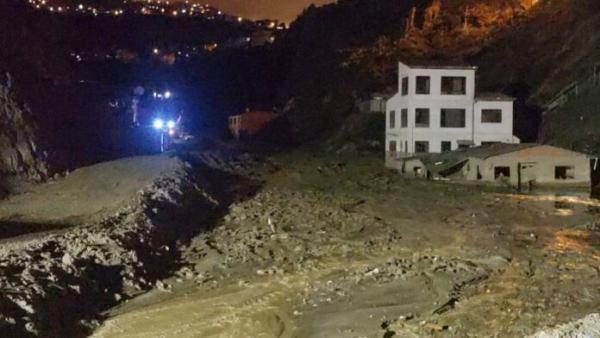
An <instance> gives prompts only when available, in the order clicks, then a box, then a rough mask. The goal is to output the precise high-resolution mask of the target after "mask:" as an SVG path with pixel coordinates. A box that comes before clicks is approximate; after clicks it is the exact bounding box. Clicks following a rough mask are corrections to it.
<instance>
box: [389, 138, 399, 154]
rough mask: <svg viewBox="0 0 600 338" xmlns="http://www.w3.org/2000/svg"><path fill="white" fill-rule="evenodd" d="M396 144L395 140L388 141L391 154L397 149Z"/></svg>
mask: <svg viewBox="0 0 600 338" xmlns="http://www.w3.org/2000/svg"><path fill="white" fill-rule="evenodd" d="M396 147H397V145H396V141H390V145H389V150H390V153H391V154H395V153H396V151H397V149H396Z"/></svg>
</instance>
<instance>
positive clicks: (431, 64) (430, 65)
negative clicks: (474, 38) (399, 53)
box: [401, 61, 478, 70]
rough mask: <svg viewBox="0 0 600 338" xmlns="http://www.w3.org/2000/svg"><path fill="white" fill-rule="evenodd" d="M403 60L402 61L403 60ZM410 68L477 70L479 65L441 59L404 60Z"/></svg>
mask: <svg viewBox="0 0 600 338" xmlns="http://www.w3.org/2000/svg"><path fill="white" fill-rule="evenodd" d="M401 62H402V61H401ZM402 63H403V64H404V65H406V66H407V67H408V68H412V69H456V70H477V68H478V67H477V66H473V65H467V64H464V63H453V62H439V61H426V62H416V61H410V62H402Z"/></svg>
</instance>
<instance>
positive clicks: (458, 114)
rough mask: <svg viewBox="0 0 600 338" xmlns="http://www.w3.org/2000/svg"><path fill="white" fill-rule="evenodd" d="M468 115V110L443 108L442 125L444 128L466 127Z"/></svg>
mask: <svg viewBox="0 0 600 338" xmlns="http://www.w3.org/2000/svg"><path fill="white" fill-rule="evenodd" d="M466 115H467V112H466V110H464V109H442V116H441V123H440V126H441V127H442V128H464V127H465V126H466V121H465V117H466Z"/></svg>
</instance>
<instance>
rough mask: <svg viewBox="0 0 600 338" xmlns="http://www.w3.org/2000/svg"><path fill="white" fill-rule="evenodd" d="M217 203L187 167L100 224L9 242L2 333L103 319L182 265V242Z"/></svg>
mask: <svg viewBox="0 0 600 338" xmlns="http://www.w3.org/2000/svg"><path fill="white" fill-rule="evenodd" d="M191 205H193V208H190V206H191ZM214 209H215V203H214V202H213V201H212V200H211V199H210V196H209V195H208V194H207V193H206V192H205V191H204V190H202V189H201V188H199V182H197V179H196V178H195V177H194V176H193V174H192V173H191V170H190V168H189V167H185V166H182V168H181V170H178V171H176V172H173V173H169V174H166V175H165V176H163V177H161V178H160V179H158V180H156V181H155V182H154V184H153V185H152V186H150V187H148V188H147V189H144V190H143V191H140V192H139V193H138V196H137V197H136V198H135V199H134V200H133V201H132V202H131V203H130V204H129V205H128V206H124V207H123V208H122V209H121V210H119V211H118V212H117V213H116V214H115V215H114V216H113V217H110V218H108V219H105V220H104V221H102V222H100V223H98V224H90V225H86V226H80V227H76V228H71V229H69V230H66V231H64V232H62V233H53V234H50V235H42V236H31V237H29V238H25V239H21V240H18V241H13V242H11V243H7V244H6V245H3V247H2V249H0V266H1V267H2V268H1V269H0V289H2V290H3V292H2V293H0V308H1V309H2V311H0V312H1V313H2V315H1V316H0V335H1V336H6V337H8V336H12V337H16V336H19V337H22V336H56V337H58V336H71V337H72V336H81V335H83V334H85V332H86V330H89V329H91V328H93V327H94V326H96V325H97V324H98V319H99V318H97V317H96V314H97V313H99V312H100V311H103V310H106V309H108V308H109V307H111V306H114V305H115V304H117V303H118V302H119V301H121V300H126V299H127V298H128V297H130V296H131V295H133V294H135V293H136V292H139V291H142V290H148V289H151V288H153V287H155V286H156V287H158V286H159V283H160V279H161V278H165V277H166V276H168V274H169V272H170V271H171V270H173V269H175V268H176V267H175V266H174V265H175V264H174V263H175V262H176V260H177V257H178V251H177V247H178V246H179V245H181V242H182V241H183V240H184V239H186V238H188V236H191V235H192V234H193V233H197V232H198V231H200V230H201V226H202V223H201V221H202V219H203V218H206V217H210V215H211V214H212V213H213V212H214ZM198 222H200V223H198ZM157 281H158V282H157ZM76 321H79V322H78V323H75V322H76Z"/></svg>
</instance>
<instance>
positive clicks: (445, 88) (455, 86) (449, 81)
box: [442, 76, 467, 95]
mask: <svg viewBox="0 0 600 338" xmlns="http://www.w3.org/2000/svg"><path fill="white" fill-rule="evenodd" d="M466 93H467V78H466V77H458V76H442V94H445V95H465V94H466Z"/></svg>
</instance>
